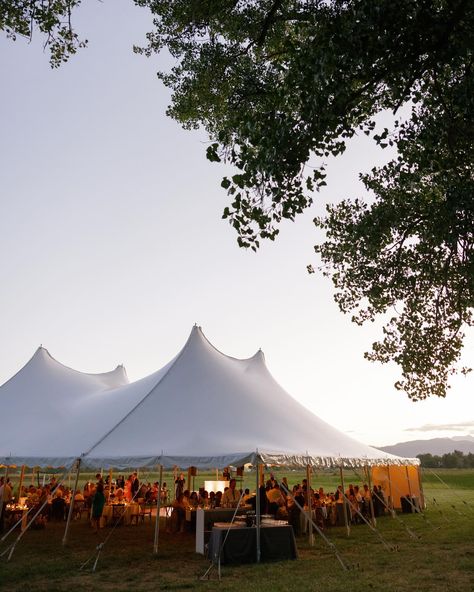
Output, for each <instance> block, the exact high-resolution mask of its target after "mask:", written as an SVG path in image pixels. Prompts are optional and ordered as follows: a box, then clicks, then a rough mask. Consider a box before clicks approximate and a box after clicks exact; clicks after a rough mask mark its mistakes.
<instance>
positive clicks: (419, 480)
mask: <svg viewBox="0 0 474 592" xmlns="http://www.w3.org/2000/svg"><path fill="white" fill-rule="evenodd" d="M417 473H418V487H419V488H420V498H421V499H420V509H421V510H425V509H426V506H425V492H424V491H423V481H422V480H421V465H419V466H418V468H417Z"/></svg>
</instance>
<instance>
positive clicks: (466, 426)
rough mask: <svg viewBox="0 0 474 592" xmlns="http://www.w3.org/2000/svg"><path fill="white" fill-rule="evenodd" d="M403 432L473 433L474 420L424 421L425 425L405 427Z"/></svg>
mask: <svg viewBox="0 0 474 592" xmlns="http://www.w3.org/2000/svg"><path fill="white" fill-rule="evenodd" d="M404 431H405V432H440V431H446V432H466V431H467V432H470V433H474V420H471V421H463V422H461V423H425V425H422V426H418V427H414V428H405V430H404Z"/></svg>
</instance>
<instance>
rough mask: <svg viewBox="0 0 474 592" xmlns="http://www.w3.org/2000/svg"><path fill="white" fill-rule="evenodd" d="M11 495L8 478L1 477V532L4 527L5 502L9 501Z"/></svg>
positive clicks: (11, 490)
mask: <svg viewBox="0 0 474 592" xmlns="http://www.w3.org/2000/svg"><path fill="white" fill-rule="evenodd" d="M12 497H13V488H12V486H11V484H10V479H6V480H5V479H4V478H3V477H2V478H1V480H0V504H1V505H0V532H3V528H4V521H5V510H6V509H7V504H9V503H10V501H11V499H12Z"/></svg>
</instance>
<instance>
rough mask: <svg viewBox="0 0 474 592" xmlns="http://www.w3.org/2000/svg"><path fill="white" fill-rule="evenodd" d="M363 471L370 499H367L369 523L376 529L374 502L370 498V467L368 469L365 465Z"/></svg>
mask: <svg viewBox="0 0 474 592" xmlns="http://www.w3.org/2000/svg"><path fill="white" fill-rule="evenodd" d="M365 470H366V473H367V481H368V482H369V491H370V497H369V508H370V522H371V524H372V526H373V527H374V528H376V526H377V520H376V519H375V512H374V500H373V497H372V476H371V473H370V471H371V467H369V466H368V465H365Z"/></svg>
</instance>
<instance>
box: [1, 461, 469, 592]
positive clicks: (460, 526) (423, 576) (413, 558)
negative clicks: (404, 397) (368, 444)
mask: <svg viewBox="0 0 474 592" xmlns="http://www.w3.org/2000/svg"><path fill="white" fill-rule="evenodd" d="M286 474H287V476H288V480H289V482H290V484H293V483H294V482H296V481H298V480H300V479H302V478H303V476H302V475H299V474H292V473H290V472H286ZM437 474H438V475H439V476H440V477H441V478H442V479H443V480H444V481H445V482H446V483H448V484H449V486H450V487H451V488H452V489H448V488H447V487H446V486H445V485H444V484H442V483H441V482H440V481H439V480H438V479H437V478H436V477H435V476H434V475H433V474H431V473H429V472H428V473H426V474H425V478H424V490H425V496H426V499H427V502H428V504H429V505H428V509H427V511H426V512H425V514H424V515H423V516H422V515H412V514H409V515H401V516H400V518H401V519H402V520H403V524H402V523H400V522H399V521H398V520H394V519H392V518H390V517H384V518H382V519H379V520H378V528H379V532H380V534H381V536H382V537H383V538H384V540H386V542H387V543H388V544H389V545H390V546H391V547H392V548H394V549H395V550H393V551H387V550H386V549H385V548H384V546H383V545H382V543H381V541H380V539H379V538H378V537H377V536H376V535H375V534H374V533H373V532H371V531H370V529H369V528H368V527H366V526H356V527H354V528H353V529H352V533H351V536H350V537H349V538H348V537H347V536H346V534H345V530H344V529H342V528H330V529H328V530H326V534H327V536H328V538H329V539H330V540H331V541H332V542H333V543H334V544H335V545H336V546H337V548H338V550H339V552H340V554H341V555H342V557H343V558H344V560H345V561H346V563H347V564H349V565H350V566H351V569H350V570H349V571H343V570H342V568H341V567H340V565H339V563H338V562H337V561H336V559H335V558H334V556H333V554H332V553H331V552H330V551H328V549H327V547H326V546H325V544H324V543H323V542H322V541H321V539H319V538H318V539H317V540H316V544H315V546H314V547H309V545H308V542H307V540H306V539H305V538H300V539H298V541H297V542H298V549H299V560H298V561H291V562H282V563H268V564H261V565H244V566H223V568H222V580H221V581H220V582H219V581H218V580H217V575H216V572H215V571H213V572H211V579H210V580H206V581H201V580H200V579H199V578H200V576H202V575H203V574H204V572H205V571H206V570H207V568H208V566H209V563H208V561H207V560H206V559H205V558H203V557H201V556H199V555H196V554H195V553H194V537H193V535H192V534H191V533H189V534H180V535H168V534H166V533H165V532H162V533H161V535H160V549H159V554H158V556H154V555H153V554H152V548H153V525H150V524H148V523H146V524H140V525H139V526H130V527H121V528H119V529H116V530H115V531H114V533H113V536H111V537H110V539H109V540H108V542H107V543H106V545H105V547H104V548H103V550H102V552H101V555H100V558H99V562H98V565H97V570H96V572H94V573H92V572H91V571H86V570H83V571H80V570H79V567H80V566H81V564H82V563H84V562H85V561H86V560H87V559H89V558H92V561H91V562H93V560H94V559H95V555H96V551H95V548H96V545H97V543H98V542H99V541H103V540H104V539H105V537H107V536H108V535H109V534H110V529H103V531H102V532H101V534H100V535H99V536H97V535H96V536H94V535H93V533H92V531H91V529H90V527H89V525H88V523H87V521H86V520H85V518H84V519H83V520H82V521H81V522H74V523H73V527H72V530H71V536H70V543H69V545H68V546H67V547H66V548H63V547H62V546H61V538H62V535H63V531H64V527H63V525H57V524H48V526H47V528H46V530H43V531H31V532H27V533H26V535H25V536H24V538H23V539H22V540H21V541H20V543H19V544H18V546H17V548H16V550H15V553H14V555H13V557H12V559H11V561H10V562H6V561H5V558H2V559H0V588H1V589H5V590H9V591H14V590H25V589H34V590H38V591H51V592H54V591H66V590H74V591H75V592H82V591H86V590H91V589H95V590H110V591H111V590H117V591H125V590H126V591H130V590H133V591H134V592H139V591H142V590H143V591H145V590H150V589H155V590H196V591H207V590H208V591H213V590H225V591H227V590H229V591H234V590H235V591H237V590H239V591H241V590H242V589H243V590H245V591H246V592H253V591H266V590H269V591H270V590H271V591H272V592H279V591H287V590H296V589H301V590H311V591H321V592H322V591H324V592H347V591H348V590H360V591H363V590H364V591H367V590H370V591H372V590H373V591H379V590H380V591H381V592H382V591H383V592H412V591H415V590H416V591H419V592H448V591H449V592H472V591H473V590H474V545H473V541H474V471H467V470H466V471H461V470H452V471H448V470H446V471H437ZM144 477H145V476H144ZM167 477H168V476H167ZM248 477H249V485H251V486H252V485H253V481H254V477H253V476H251V475H250V476H248ZM347 478H348V479H351V477H350V475H349V474H348V475H347ZM200 479H201V476H200ZM352 480H353V481H354V482H356V479H354V477H353V476H352ZM168 482H171V479H169V481H168ZM245 484H246V483H245V482H244V485H245ZM335 484H337V475H336V474H331V473H324V474H321V475H317V476H315V477H314V485H318V486H319V485H323V486H324V487H325V488H327V489H330V488H331V487H333V486H334V485H335ZM433 500H436V503H434V501H433ZM405 526H408V527H409V528H410V529H411V530H412V531H414V532H415V533H416V534H417V535H418V536H419V537H420V538H419V539H417V540H413V539H412V538H410V536H409V535H408V533H407V531H406V529H405ZM5 546H6V543H2V547H1V550H3V549H4V548H5Z"/></svg>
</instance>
